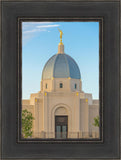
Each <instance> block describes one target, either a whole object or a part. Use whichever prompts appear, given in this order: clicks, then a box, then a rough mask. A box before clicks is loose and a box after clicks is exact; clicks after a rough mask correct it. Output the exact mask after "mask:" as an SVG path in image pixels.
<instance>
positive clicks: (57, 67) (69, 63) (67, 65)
mask: <svg viewBox="0 0 121 160" xmlns="http://www.w3.org/2000/svg"><path fill="white" fill-rule="evenodd" d="M53 77H54V78H68V77H70V78H73V79H81V75H80V70H79V67H78V65H77V63H76V62H75V60H74V59H73V58H71V57H70V56H69V55H67V54H56V55H54V56H52V57H51V58H50V59H49V60H48V61H47V63H46V64H45V66H44V69H43V72H42V79H43V80H44V79H51V78H53Z"/></svg>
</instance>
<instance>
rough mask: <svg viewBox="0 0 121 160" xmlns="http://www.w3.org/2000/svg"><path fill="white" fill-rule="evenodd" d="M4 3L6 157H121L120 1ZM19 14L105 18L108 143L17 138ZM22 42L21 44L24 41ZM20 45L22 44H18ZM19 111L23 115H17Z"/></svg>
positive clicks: (105, 129)
mask: <svg viewBox="0 0 121 160" xmlns="http://www.w3.org/2000/svg"><path fill="white" fill-rule="evenodd" d="M1 7H2V12H1V13H2V20H1V22H2V30H1V33H2V36H1V41H2V43H1V44H2V90H1V91H2V92H1V93H2V105H1V118H2V127H1V131H2V132H1V133H2V134H1V142H2V143H1V148H2V150H1V151H2V158H3V159H7V158H12V159H15V158H33V159H38V158H44V159H45V158H68V159H69V158H82V159H84V158H87V159H89V158H91V159H92V158H109V159H115V158H120V153H119V149H120V147H119V145H120V143H119V142H120V137H119V120H120V119H119V118H120V116H119V113H120V110H119V106H120V74H119V73H120V72H119V71H120V68H119V66H120V61H119V59H120V54H119V52H120V48H119V46H120V45H119V29H120V27H119V12H120V10H119V9H120V8H119V7H120V5H119V1H115V2H114V1H107V2H106V1H105V2H104V1H92V2H91V1H78V2H74V1H68V2H66V1H63V2H57V1H56V2H54V1H46V2H42V1H38V2H33V1H28V2H22V1H14V2H7V1H2V2H1ZM18 17H30V18H31V17H46V18H50V17H55V18H59V17H61V18H64V17H68V18H72V19H73V18H75V17H83V18H85V17H88V18H100V17H102V18H103V46H100V48H102V49H103V58H102V63H103V86H101V87H102V93H103V94H102V95H103V97H102V98H103V101H102V99H101V103H103V121H104V123H103V143H86V142H85V143H78V142H76V143H73V144H72V143H60V144H58V143H50V144H47V143H27V142H26V143H17V140H18V139H17V136H16V135H17V133H18V128H17V126H18V119H19V114H18V110H17V106H18V105H19V103H20V99H19V98H18V97H19V91H20V88H21V86H20V84H21V83H18V80H19V81H20V80H21V77H20V73H19V69H18V58H19V57H18V43H19V42H18V34H17V28H18V23H17V19H18ZM19 47H20V45H19ZM19 49H20V48H19ZM16 115H18V118H16Z"/></svg>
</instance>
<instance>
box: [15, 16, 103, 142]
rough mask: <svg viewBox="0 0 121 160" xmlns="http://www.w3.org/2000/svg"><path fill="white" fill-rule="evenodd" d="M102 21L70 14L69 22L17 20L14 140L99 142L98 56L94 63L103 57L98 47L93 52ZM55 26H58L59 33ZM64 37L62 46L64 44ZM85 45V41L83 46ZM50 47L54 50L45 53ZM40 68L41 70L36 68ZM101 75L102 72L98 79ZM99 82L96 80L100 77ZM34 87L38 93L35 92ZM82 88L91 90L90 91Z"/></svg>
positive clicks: (100, 134)
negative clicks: (17, 90)
mask: <svg viewBox="0 0 121 160" xmlns="http://www.w3.org/2000/svg"><path fill="white" fill-rule="evenodd" d="M27 20H28V21H27ZM53 20H54V22H53ZM102 20H103V19H101V18H98V19H92V18H91V19H87V18H83V19H81V18H73V21H72V22H71V19H70V18H64V19H61V18H59V19H56V18H55V19H53V18H47V19H42V18H40V19H39V18H38V19H36V18H35V19H30V18H29V19H27V18H20V19H18V23H19V29H20V30H19V32H20V33H19V36H20V37H19V40H20V41H21V42H22V43H20V44H22V46H21V48H22V49H21V50H20V52H19V51H18V52H19V53H20V55H21V56H22V58H20V60H22V61H21V62H20V64H22V71H20V73H21V75H22V84H23V85H22V105H19V107H18V109H19V111H18V112H19V118H20V120H21V121H19V122H21V123H20V124H18V128H19V129H20V130H19V133H20V135H19V142H22V141H23V142H25V140H26V141H37V142H38V141H40V142H42V141H45V140H46V141H47V142H53V140H54V142H57V141H60V142H61V143H62V142H63V141H66V142H67V141H69V142H73V141H84V140H86V141H93V140H95V141H96V142H98V141H99V142H102V141H103V138H102V115H103V114H102V108H103V106H102V105H101V104H100V102H99V97H100V98H101V97H102V94H101V93H102V92H101V89H100V96H99V68H100V70H101V71H102V64H101V63H100V64H99V55H100V62H101V60H102V58H101V57H102V55H103V53H102V52H101V51H102V48H100V51H99V45H101V44H102V43H103V42H102V36H101V35H102V33H101V32H102V30H103V26H102V24H103V22H102ZM59 27H61V28H63V31H62V30H60V29H59ZM63 32H64V33H63ZM66 34H67V35H66ZM57 37H58V46H57V45H56V43H57ZM62 37H63V40H62ZM64 37H65V38H66V40H65V43H66V41H67V42H68V43H67V45H64ZM74 37H75V38H74ZM99 38H100V39H99ZM44 39H45V40H44ZM79 39H80V40H79ZM32 41H33V42H32ZM54 41H55V42H54ZM91 41H92V42H91ZM99 41H100V43H101V44H99ZM30 43H31V44H30ZM34 43H35V44H36V45H34ZM37 43H38V47H37ZM40 43H41V45H40ZM74 43H75V44H74ZM87 43H88V44H89V43H90V45H88V47H87V48H86V47H85V46H86V45H87ZM32 44H33V45H32ZM80 44H82V45H80ZM47 45H48V48H47ZM51 45H52V46H53V47H51ZM68 45H69V49H68V48H67V49H66V48H65V46H68ZM30 46H31V47H30ZM34 46H35V48H33V47H34ZM49 46H50V47H49ZM82 46H83V47H82ZM101 46H102V45H101ZM32 48H33V49H32ZM37 48H38V49H37ZM44 48H45V49H44ZM52 48H53V49H52ZM86 49H87V50H86ZM32 50H33V53H32ZM35 50H36V52H35ZM51 50H52V52H56V54H54V55H53V54H52V53H51V54H50V53H49V52H51ZM53 50H55V51H53ZM66 50H67V51H66ZM81 50H82V51H81ZM91 50H92V51H91ZM21 51H22V52H21ZM66 52H70V53H72V55H73V56H76V57H77V60H79V59H80V61H79V62H78V64H79V66H80V67H79V66H78V64H77V62H76V61H75V60H74V59H73V58H72V57H71V56H70V55H68V54H66ZM73 52H74V53H73ZM81 52H83V53H84V54H83V53H82V54H81ZM99 52H100V53H99ZM27 53H28V54H27ZM50 55H51V57H49V56H50ZM39 56H40V58H39ZM46 56H47V57H49V60H47V59H46V58H45V57H46ZM80 56H81V57H80ZM37 57H38V58H37ZM79 57H80V58H79ZM34 58H35V60H34ZM36 58H37V59H36ZM91 58H92V61H91ZM36 60H38V62H37V61H36ZM46 61H47V62H46ZM37 63H38V64H37ZM44 63H45V64H44ZM87 64H88V65H89V66H88V65H87ZM36 65H37V66H36ZM39 65H40V67H39ZM99 66H100V67H99ZM20 68H21V67H20ZM40 68H43V69H42V70H41V71H40ZM80 68H83V74H84V79H85V80H83V78H81V77H82V76H81V73H80V72H81V71H80ZM39 73H40V75H41V82H39V83H38V85H37V81H40V76H39ZM100 73H102V72H100ZM34 74H35V75H34ZM37 75H38V76H37ZM101 77H102V75H100V79H101ZM33 78H34V79H33ZM82 81H83V82H82ZM84 81H85V83H84ZM92 82H94V83H92ZM100 82H101V83H102V80H100ZM82 83H83V85H82ZM88 83H89V84H88ZM39 85H41V86H40V87H39ZM100 85H101V84H100ZM37 86H38V87H37ZM83 86H84V87H83ZM37 88H38V89H39V90H40V91H39V92H37V93H36V92H35V91H37ZM40 88H41V89H40ZM83 88H85V89H83ZM101 88H102V87H101ZM83 90H87V91H88V92H89V91H90V92H91V91H92V92H93V94H91V93H85V92H84V91H83ZM31 92H33V93H31ZM20 93H21V91H20ZM93 96H94V98H93ZM20 99H21V95H20ZM20 106H22V107H20ZM99 123H100V124H99ZM20 137H21V138H20ZM21 139H23V140H21ZM48 140H49V141H48ZM72 140H73V141H72Z"/></svg>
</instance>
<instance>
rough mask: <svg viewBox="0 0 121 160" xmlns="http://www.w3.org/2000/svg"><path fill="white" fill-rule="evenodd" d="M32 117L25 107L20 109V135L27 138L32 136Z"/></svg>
mask: <svg viewBox="0 0 121 160" xmlns="http://www.w3.org/2000/svg"><path fill="white" fill-rule="evenodd" d="M33 120H34V117H33V116H32V113H31V112H29V111H27V109H25V110H22V136H23V137H24V138H28V137H30V136H32V123H33Z"/></svg>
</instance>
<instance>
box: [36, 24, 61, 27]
mask: <svg viewBox="0 0 121 160" xmlns="http://www.w3.org/2000/svg"><path fill="white" fill-rule="evenodd" d="M58 26H59V25H58V24H52V25H41V26H37V28H52V27H58Z"/></svg>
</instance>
